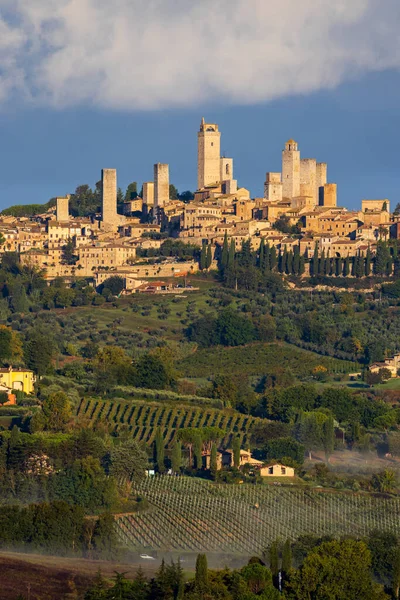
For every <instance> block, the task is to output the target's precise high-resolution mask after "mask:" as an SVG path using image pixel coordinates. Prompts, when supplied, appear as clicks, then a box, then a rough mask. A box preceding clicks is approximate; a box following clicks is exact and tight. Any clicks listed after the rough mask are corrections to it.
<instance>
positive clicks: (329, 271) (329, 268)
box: [328, 258, 333, 277]
mask: <svg viewBox="0 0 400 600" xmlns="http://www.w3.org/2000/svg"><path fill="white" fill-rule="evenodd" d="M328 261H329V263H328V274H329V277H332V275H333V258H328Z"/></svg>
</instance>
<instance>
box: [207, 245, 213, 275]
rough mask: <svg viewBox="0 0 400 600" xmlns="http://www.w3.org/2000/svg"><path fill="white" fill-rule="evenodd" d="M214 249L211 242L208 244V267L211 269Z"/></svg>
mask: <svg viewBox="0 0 400 600" xmlns="http://www.w3.org/2000/svg"><path fill="white" fill-rule="evenodd" d="M212 259H213V258H212V250H211V244H208V246H207V256H206V268H207V269H209V268H210V267H211V263H212Z"/></svg>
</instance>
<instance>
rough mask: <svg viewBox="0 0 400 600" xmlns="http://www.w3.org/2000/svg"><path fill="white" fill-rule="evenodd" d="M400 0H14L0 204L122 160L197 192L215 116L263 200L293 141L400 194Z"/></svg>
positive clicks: (242, 172)
mask: <svg viewBox="0 0 400 600" xmlns="http://www.w3.org/2000/svg"><path fill="white" fill-rule="evenodd" d="M399 19H400V2H398V0H380V1H379V0H351V2H349V1H348V0H335V2H332V1H331V0H329V1H328V0H302V2H298V0H146V2H143V1H142V0H114V1H113V2H109V0H29V1H28V0H0V209H2V208H5V207H6V206H9V205H11V204H22V203H43V202H46V201H47V200H48V199H49V198H51V197H54V196H56V195H65V194H66V193H71V192H73V191H74V189H75V188H76V187H77V186H78V185H80V184H83V183H88V184H90V185H91V186H93V185H94V183H95V182H96V181H98V180H99V179H100V174H101V169H102V168H117V170H118V184H119V185H120V186H121V187H122V188H125V187H126V186H127V184H128V183H129V182H131V181H138V183H139V186H140V184H141V183H142V182H143V181H149V180H152V177H153V164H154V163H155V162H167V163H169V164H170V180H171V183H174V184H175V185H176V186H177V187H178V189H179V190H180V191H183V190H186V189H191V190H194V189H195V187H196V152H197V131H198V128H199V124H200V120H201V117H202V116H204V117H205V119H206V121H209V122H215V123H218V124H219V127H220V131H221V132H222V139H221V150H222V151H223V152H224V153H225V154H226V156H230V157H233V159H234V176H235V178H237V179H238V182H239V185H240V186H244V187H246V188H248V189H250V192H251V195H252V196H253V197H259V196H262V194H263V183H264V180H265V173H266V172H267V171H280V170H281V151H282V149H283V147H284V144H285V141H286V140H287V139H289V138H295V139H296V141H297V142H298V143H299V148H300V151H301V154H302V157H304V158H309V157H311V158H313V157H315V158H317V160H318V161H321V162H327V163H328V180H329V181H330V182H336V183H337V184H338V202H339V204H340V205H342V206H348V207H349V208H358V207H359V206H360V202H361V199H362V198H389V199H390V200H391V203H392V207H394V205H395V204H397V202H399V201H400V197H399V196H400V194H399V182H400V173H399V165H398V163H399V158H400V148H399V146H400V70H399V67H400V36H398V33H397V27H398V22H399Z"/></svg>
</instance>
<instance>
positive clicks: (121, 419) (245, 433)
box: [77, 399, 261, 447]
mask: <svg viewBox="0 0 400 600" xmlns="http://www.w3.org/2000/svg"><path fill="white" fill-rule="evenodd" d="M77 416H78V419H80V420H81V421H83V422H86V421H87V423H88V425H89V426H91V427H94V426H96V424H98V423H107V424H108V425H109V428H110V433H113V432H117V431H121V430H126V429H127V430H128V431H129V432H130V433H131V434H132V437H133V438H134V439H135V440H137V441H138V442H142V443H145V444H147V445H149V444H151V443H152V442H153V440H154V437H155V435H156V431H157V428H158V427H160V428H161V431H162V432H163V436H164V440H165V445H166V446H167V447H170V446H171V444H172V442H173V440H174V438H175V434H176V432H177V430H178V429H181V428H184V427H211V426H212V427H220V428H221V429H222V430H223V431H225V432H226V436H225V438H224V440H222V445H223V446H229V445H230V441H231V437H232V435H233V434H235V435H237V436H239V438H240V441H241V444H242V446H246V444H248V441H249V437H250V433H251V429H252V427H253V426H254V425H255V424H256V423H257V422H261V419H257V418H255V417H249V416H247V415H243V414H241V413H238V412H236V411H233V410H218V409H215V408H208V407H199V406H181V405H179V406H176V407H173V406H171V405H170V404H169V405H168V404H167V403H166V402H164V403H151V402H140V401H136V400H135V401H132V400H95V399H89V400H81V402H80V404H79V406H78V410H77Z"/></svg>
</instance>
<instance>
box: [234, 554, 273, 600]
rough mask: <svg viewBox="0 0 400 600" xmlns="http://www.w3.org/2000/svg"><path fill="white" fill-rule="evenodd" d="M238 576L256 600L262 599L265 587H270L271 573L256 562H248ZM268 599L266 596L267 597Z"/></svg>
mask: <svg viewBox="0 0 400 600" xmlns="http://www.w3.org/2000/svg"><path fill="white" fill-rule="evenodd" d="M240 575H241V576H242V577H243V579H244V580H245V581H246V583H247V587H248V589H249V590H250V592H251V593H252V594H254V595H255V597H256V598H257V597H258V596H260V597H261V598H264V597H265V596H264V594H263V592H264V591H265V589H266V588H267V587H272V575H271V571H270V570H269V569H267V567H264V566H263V565H261V564H260V563H257V562H249V564H248V565H245V566H244V567H242V568H241V569H240ZM267 597H268V596H267Z"/></svg>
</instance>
